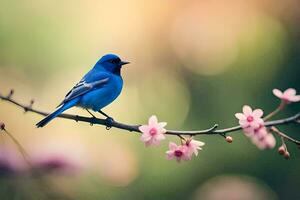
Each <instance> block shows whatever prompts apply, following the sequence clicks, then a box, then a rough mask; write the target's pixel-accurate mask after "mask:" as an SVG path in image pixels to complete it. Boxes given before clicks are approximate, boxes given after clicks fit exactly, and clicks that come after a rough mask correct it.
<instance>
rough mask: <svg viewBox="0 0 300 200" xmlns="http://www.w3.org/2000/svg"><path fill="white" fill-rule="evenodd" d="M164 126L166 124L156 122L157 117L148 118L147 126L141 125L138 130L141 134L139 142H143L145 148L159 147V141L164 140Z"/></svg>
mask: <svg viewBox="0 0 300 200" xmlns="http://www.w3.org/2000/svg"><path fill="white" fill-rule="evenodd" d="M166 125H167V123H166V122H158V120H157V117H156V116H155V115H152V116H151V117H150V118H149V121H148V125H142V126H140V127H139V130H140V131H141V132H142V133H143V134H142V136H141V138H140V139H141V141H143V142H145V145H146V146H150V145H154V146H157V145H159V143H160V141H161V140H164V139H165V138H166V137H165V135H164V133H165V132H166V129H164V127H165V126H166Z"/></svg>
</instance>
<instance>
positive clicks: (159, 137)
mask: <svg viewBox="0 0 300 200" xmlns="http://www.w3.org/2000/svg"><path fill="white" fill-rule="evenodd" d="M155 138H156V139H157V140H164V139H166V136H165V135H164V134H157V135H156V136H155Z"/></svg>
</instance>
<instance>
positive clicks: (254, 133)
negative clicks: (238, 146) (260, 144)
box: [243, 125, 268, 139]
mask: <svg viewBox="0 0 300 200" xmlns="http://www.w3.org/2000/svg"><path fill="white" fill-rule="evenodd" d="M243 130H244V133H245V135H246V136H248V137H257V138H258V139H261V138H263V137H265V135H267V134H268V132H267V129H266V127H265V126H264V125H260V126H259V127H258V128H255V129H253V128H252V127H248V128H244V129H243Z"/></svg>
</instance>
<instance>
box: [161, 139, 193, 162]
mask: <svg viewBox="0 0 300 200" xmlns="http://www.w3.org/2000/svg"><path fill="white" fill-rule="evenodd" d="M166 154H167V159H168V160H172V159H174V158H176V160H177V162H180V161H181V160H190V159H191V156H190V154H189V149H188V147H187V146H186V145H179V146H177V144H175V143H174V142H170V143H169V150H168V151H167V152H166Z"/></svg>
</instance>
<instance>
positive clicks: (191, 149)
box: [185, 139, 205, 157]
mask: <svg viewBox="0 0 300 200" xmlns="http://www.w3.org/2000/svg"><path fill="white" fill-rule="evenodd" d="M204 144H205V143H204V142H201V141H197V140H193V139H188V140H187V141H186V143H185V145H186V146H187V148H188V154H189V156H190V157H192V155H193V154H195V156H197V155H198V150H202V148H201V147H202V146H204Z"/></svg>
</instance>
